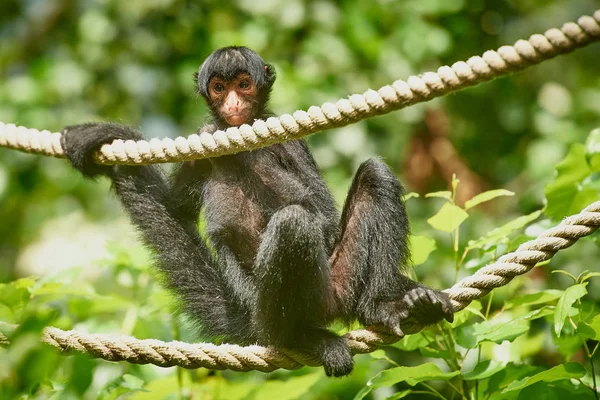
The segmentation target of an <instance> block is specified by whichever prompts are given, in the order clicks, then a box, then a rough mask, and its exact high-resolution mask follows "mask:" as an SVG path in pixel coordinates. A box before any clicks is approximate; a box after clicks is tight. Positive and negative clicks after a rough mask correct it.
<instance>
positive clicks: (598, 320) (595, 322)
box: [588, 314, 600, 340]
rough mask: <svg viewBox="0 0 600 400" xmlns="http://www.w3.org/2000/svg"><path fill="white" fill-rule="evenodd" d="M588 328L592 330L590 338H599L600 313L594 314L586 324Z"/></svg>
mask: <svg viewBox="0 0 600 400" xmlns="http://www.w3.org/2000/svg"><path fill="white" fill-rule="evenodd" d="M588 326H589V327H590V328H592V329H593V330H594V333H595V334H594V336H593V337H590V339H594V340H600V314H598V315H596V316H595V317H594V318H592V320H591V321H590V323H589V324H588Z"/></svg>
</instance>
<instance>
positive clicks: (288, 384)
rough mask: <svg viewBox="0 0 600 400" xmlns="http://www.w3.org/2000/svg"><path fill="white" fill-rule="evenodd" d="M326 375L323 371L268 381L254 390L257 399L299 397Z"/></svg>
mask: <svg viewBox="0 0 600 400" xmlns="http://www.w3.org/2000/svg"><path fill="white" fill-rule="evenodd" d="M323 377H324V375H323V373H322V372H321V371H318V372H314V373H311V374H307V375H302V376H294V377H291V378H290V379H288V380H286V381H267V382H264V383H263V384H262V385H261V386H260V388H259V389H258V390H256V391H255V392H253V393H252V394H253V396H254V398H256V399H280V400H288V399H289V400H293V399H298V398H300V397H301V396H302V395H304V394H305V393H307V392H308V391H309V390H310V388H311V387H312V386H313V385H314V384H315V383H316V382H317V381H318V380H319V379H322V378H323Z"/></svg>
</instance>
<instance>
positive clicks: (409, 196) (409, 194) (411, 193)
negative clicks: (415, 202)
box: [404, 192, 421, 201]
mask: <svg viewBox="0 0 600 400" xmlns="http://www.w3.org/2000/svg"><path fill="white" fill-rule="evenodd" d="M413 197H414V198H418V197H421V196H419V193H415V192H410V193H406V194H405V195H404V201H406V200H408V199H412V198H413Z"/></svg>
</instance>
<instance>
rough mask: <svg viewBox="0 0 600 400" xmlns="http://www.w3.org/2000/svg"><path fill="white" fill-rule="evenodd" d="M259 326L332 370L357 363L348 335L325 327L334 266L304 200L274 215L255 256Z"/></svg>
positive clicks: (268, 337) (271, 338) (269, 338)
mask: <svg viewBox="0 0 600 400" xmlns="http://www.w3.org/2000/svg"><path fill="white" fill-rule="evenodd" d="M254 272H255V277H256V284H257V289H258V293H257V295H258V297H257V306H256V312H255V315H254V318H255V321H254V322H255V324H256V328H255V329H256V330H257V332H259V336H260V337H261V338H262V339H263V340H264V341H266V343H267V344H271V345H275V346H281V347H287V348H295V349H301V350H306V351H309V352H311V353H313V354H315V355H316V356H318V357H319V358H320V359H321V360H322V362H323V366H324V368H325V372H326V373H327V375H330V376H331V375H334V376H342V375H346V374H348V373H350V372H351V371H352V367H353V360H352V355H351V354H350V350H349V349H348V346H347V345H346V342H345V340H344V339H343V338H341V337H339V336H337V335H335V334H333V333H332V332H330V331H328V330H327V329H326V325H327V322H328V318H329V317H328V316H329V315H330V310H329V307H330V306H331V304H332V294H333V292H332V288H331V280H330V267H329V263H328V261H327V256H326V253H325V249H324V245H323V234H322V232H321V228H320V226H319V225H318V224H316V223H315V217H314V215H313V214H311V213H309V212H308V211H306V210H305V209H304V208H302V207H301V206H299V205H293V206H288V207H285V208H283V209H281V210H279V211H278V212H276V213H275V214H274V215H273V216H272V217H271V219H270V221H269V223H268V225H267V228H266V230H265V232H264V233H263V235H262V241H261V244H260V246H259V250H258V254H257V257H256V265H255V271H254Z"/></svg>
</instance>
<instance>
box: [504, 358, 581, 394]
mask: <svg viewBox="0 0 600 400" xmlns="http://www.w3.org/2000/svg"><path fill="white" fill-rule="evenodd" d="M584 375H585V368H584V367H583V366H582V365H581V364H579V363H576V362H570V363H566V364H562V365H557V366H556V367H554V368H551V369H549V370H547V371H543V372H540V373H539V374H536V375H533V376H529V377H526V378H523V379H520V380H517V381H514V382H513V383H511V384H510V385H508V387H507V388H506V389H504V390H503V391H502V393H506V392H511V391H515V390H521V389H523V388H525V387H527V386H530V385H533V384H534V383H537V382H555V381H560V380H563V379H579V378H581V377H583V376H584Z"/></svg>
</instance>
